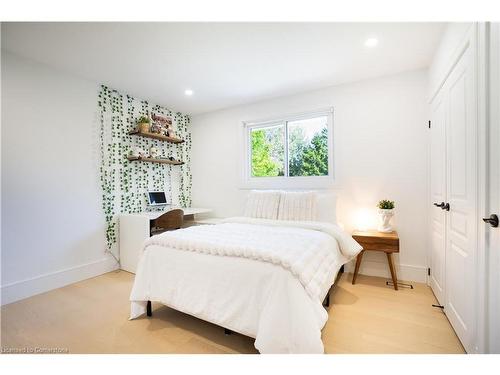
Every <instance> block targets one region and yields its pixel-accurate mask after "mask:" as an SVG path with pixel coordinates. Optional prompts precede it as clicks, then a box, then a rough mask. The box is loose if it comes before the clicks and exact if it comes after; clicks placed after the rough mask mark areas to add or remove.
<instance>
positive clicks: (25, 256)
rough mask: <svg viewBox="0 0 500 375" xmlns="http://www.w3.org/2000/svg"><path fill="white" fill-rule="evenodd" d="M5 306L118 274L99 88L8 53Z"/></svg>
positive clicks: (5, 61)
mask: <svg viewBox="0 0 500 375" xmlns="http://www.w3.org/2000/svg"><path fill="white" fill-rule="evenodd" d="M1 87H2V256H1V260H2V279H1V284H2V285H1V288H2V303H3V304H5V303H9V302H11V301H14V300H17V299H21V298H24V297H27V296H30V295H33V294H37V293H40V292H43V291H46V290H50V289H53V288H56V287H60V286H62V285H65V284H68V283H71V282H75V281H78V280H81V279H84V278H88V277H92V276H95V275H98V274H101V273H104V272H106V271H109V270H111V269H114V268H116V263H115V262H114V260H112V259H110V257H109V256H107V255H106V254H105V252H104V249H105V243H104V217H103V214H102V208H101V193H100V183H99V180H98V167H99V162H98V160H99V159H98V158H99V149H98V145H99V141H98V139H99V138H98V136H99V132H98V125H97V124H98V122H97V93H98V89H99V87H98V85H97V84H95V83H92V82H88V81H85V80H82V79H79V78H76V77H74V76H71V75H68V74H65V73H62V72H59V71H56V70H53V69H51V68H49V67H47V66H44V65H41V64H38V63H35V62H31V61H29V60H25V59H22V58H19V57H16V56H14V55H12V54H9V53H6V52H5V51H2V86H1Z"/></svg>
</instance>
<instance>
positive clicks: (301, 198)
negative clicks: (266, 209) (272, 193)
mask: <svg viewBox="0 0 500 375" xmlns="http://www.w3.org/2000/svg"><path fill="white" fill-rule="evenodd" d="M278 220H302V221H304V220H305V221H313V220H316V192H314V191H306V192H290V191H283V192H281V199H280V205H279V211H278Z"/></svg>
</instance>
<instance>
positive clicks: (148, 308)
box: [146, 265, 344, 335]
mask: <svg viewBox="0 0 500 375" xmlns="http://www.w3.org/2000/svg"><path fill="white" fill-rule="evenodd" d="M343 273H344V266H343V265H342V267H340V270H339V272H338V273H337V277H336V278H335V281H334V282H333V285H332V287H331V288H330V290H328V293H326V297H325V299H324V300H323V306H325V307H330V292H331V290H332V289H333V288H334V287H335V286H336V285H337V283H338V281H339V279H340V277H341V276H342V274H343ZM146 315H147V316H153V310H152V308H151V301H148V303H147V305H146ZM231 333H233V331H231V330H230V329H227V328H224V334H225V335H230V334H231Z"/></svg>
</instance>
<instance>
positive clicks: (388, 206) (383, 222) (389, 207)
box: [377, 199, 394, 233]
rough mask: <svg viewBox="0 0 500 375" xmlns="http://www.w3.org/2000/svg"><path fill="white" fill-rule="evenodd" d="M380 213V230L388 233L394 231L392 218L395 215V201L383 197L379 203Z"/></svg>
mask: <svg viewBox="0 0 500 375" xmlns="http://www.w3.org/2000/svg"><path fill="white" fill-rule="evenodd" d="M377 207H378V214H379V216H380V225H379V227H378V231H379V232H383V233H388V232H392V230H393V229H392V227H391V224H390V221H391V218H392V217H393V216H394V201H390V200H387V199H383V200H381V201H380V202H378V204H377Z"/></svg>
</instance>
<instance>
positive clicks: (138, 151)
mask: <svg viewBox="0 0 500 375" xmlns="http://www.w3.org/2000/svg"><path fill="white" fill-rule="evenodd" d="M129 155H130V156H131V157H135V158H141V157H144V156H146V151H144V150H143V149H142V148H140V147H137V146H132V148H131V149H130V152H129Z"/></svg>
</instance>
